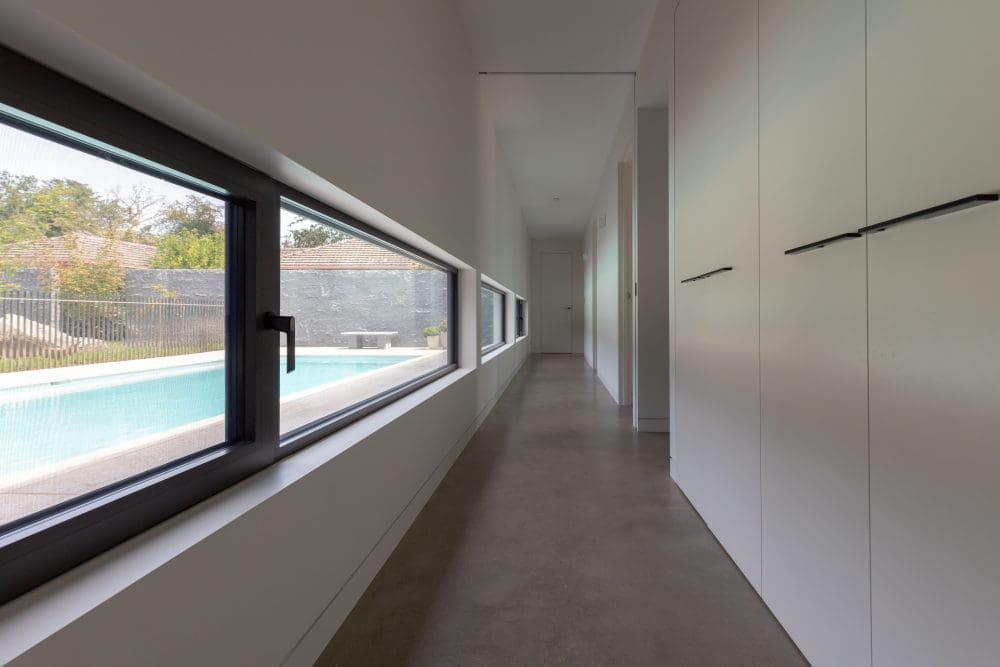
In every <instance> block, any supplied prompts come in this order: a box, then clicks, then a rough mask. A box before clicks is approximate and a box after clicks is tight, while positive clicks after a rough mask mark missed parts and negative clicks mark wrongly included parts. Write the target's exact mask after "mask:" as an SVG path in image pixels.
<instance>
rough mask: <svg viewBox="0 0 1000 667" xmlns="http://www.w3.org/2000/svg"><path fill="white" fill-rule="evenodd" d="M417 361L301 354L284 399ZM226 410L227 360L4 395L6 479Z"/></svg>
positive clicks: (0, 433)
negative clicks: (225, 366)
mask: <svg viewBox="0 0 1000 667" xmlns="http://www.w3.org/2000/svg"><path fill="white" fill-rule="evenodd" d="M412 358H413V357H412V356H409V355H391V356H390V355H370V356H367V355H366V356H361V355H350V356H348V355H344V356H337V355H331V356H313V355H300V356H299V357H298V359H297V362H296V369H295V372H294V373H289V374H286V373H282V374H281V396H282V399H285V398H287V397H290V396H293V395H296V394H302V393H305V392H308V391H310V390H315V389H317V388H319V387H323V386H325V385H328V384H331V383H333V382H337V381H338V380H343V379H346V378H349V377H352V376H355V375H360V374H362V373H367V372H369V371H373V370H377V369H379V368H385V367H388V366H392V365H394V364H398V363H400V362H403V361H407V360H409V359H412ZM224 411H225V375H224V368H223V362H222V361H215V362H209V363H201V364H194V365H188V366H180V367H175V368H169V369H162V370H155V371H143V372H137V373H127V374H121V375H114V376H109V377H104V378H93V379H80V380H69V381H64V382H52V383H47V384H45V385H33V386H30V387H22V388H18V389H6V390H0V480H2V479H3V478H4V477H8V476H11V475H17V474H20V473H24V472H26V471H31V470H34V469H36V468H40V467H44V466H48V465H51V464H53V463H57V462H60V461H64V460H66V459H69V458H72V457H75V456H79V455H81V454H88V453H91V452H95V451H98V450H101V449H104V448H107V447H113V446H117V445H121V444H122V443H126V442H132V441H136V440H140V439H143V438H148V437H151V436H155V435H156V434H159V433H163V432H165V431H170V430H171V429H177V428H179V427H184V426H187V425H190V424H193V423H195V422H200V421H203V420H208V419H212V418H218V417H219V416H221V415H222V414H223V412H224ZM208 444H210V443H206V446H207V445H208Z"/></svg>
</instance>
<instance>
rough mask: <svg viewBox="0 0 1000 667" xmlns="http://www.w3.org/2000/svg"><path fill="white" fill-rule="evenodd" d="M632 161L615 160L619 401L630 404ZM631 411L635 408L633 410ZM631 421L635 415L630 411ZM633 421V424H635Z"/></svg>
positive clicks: (632, 346)
mask: <svg viewBox="0 0 1000 667" xmlns="http://www.w3.org/2000/svg"><path fill="white" fill-rule="evenodd" d="M634 182H635V181H634V178H633V168H632V161H631V160H625V161H622V162H619V163H618V403H619V405H632V396H633V384H634V382H635V377H634V376H635V373H634V355H635V344H634V341H633V332H634V329H635V327H634V326H633V319H634V317H635V308H634V304H635V300H634V299H633V298H632V283H633V273H632V238H633V234H632V225H633V222H634V221H633V217H634V216H633V211H634V209H635V207H634V205H633V203H634V197H633V195H634ZM633 412H634V410H633ZM633 421H634V415H633ZM634 425H635V424H633V426H634Z"/></svg>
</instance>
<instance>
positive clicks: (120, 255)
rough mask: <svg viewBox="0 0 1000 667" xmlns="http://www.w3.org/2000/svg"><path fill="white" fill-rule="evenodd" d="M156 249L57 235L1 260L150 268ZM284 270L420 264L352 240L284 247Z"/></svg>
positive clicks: (15, 248) (2, 254) (6, 252)
mask: <svg viewBox="0 0 1000 667" xmlns="http://www.w3.org/2000/svg"><path fill="white" fill-rule="evenodd" d="M155 254H156V248H155V247H154V246H151V245H147V244H145V243H133V242H130V241H117V240H114V239H106V238H103V237H100V236H94V235H92V234H84V233H77V234H74V235H72V236H56V237H53V238H45V239H41V240H38V241H32V242H30V243H19V244H14V245H10V246H7V247H5V248H0V259H2V260H3V261H5V262H11V263H14V264H18V265H21V266H25V267H33V266H53V265H58V264H63V263H65V262H68V261H69V260H70V259H72V258H73V257H76V258H78V259H82V260H84V261H88V262H93V261H97V260H98V259H104V258H107V257H117V259H118V261H119V262H121V265H122V267H123V268H126V269H148V268H149V265H150V263H151V262H152V260H153V256H154V255H155ZM281 268H282V269H284V270H310V271H359V270H360V271H364V270H376V269H381V270H384V271H385V270H400V271H407V270H414V269H421V268H425V267H424V265H422V264H421V263H420V262H418V261H416V260H413V259H410V258H409V257H406V256H404V255H400V254H399V253H396V252H393V251H391V250H387V249H386V248H383V247H381V246H378V245H375V244H374V243H369V242H368V241H363V240H361V239H355V238H349V239H344V240H343V241H338V242H336V243H331V244H329V245H323V246H317V247H315V248H282V249H281Z"/></svg>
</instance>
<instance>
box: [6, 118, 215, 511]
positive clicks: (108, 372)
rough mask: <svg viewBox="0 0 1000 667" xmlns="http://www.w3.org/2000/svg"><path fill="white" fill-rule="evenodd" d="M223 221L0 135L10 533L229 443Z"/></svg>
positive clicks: (185, 199)
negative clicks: (47, 512) (48, 512)
mask: <svg viewBox="0 0 1000 667" xmlns="http://www.w3.org/2000/svg"><path fill="white" fill-rule="evenodd" d="M224 216H225V207H224V203H223V202H222V201H221V200H219V199H214V198H211V197H207V196H204V195H202V194H200V193H198V192H196V191H194V190H191V189H187V188H184V187H181V186H178V185H175V184H173V183H171V182H168V181H165V180H161V179H159V178H155V177H153V176H149V175H147V174H145V173H142V172H139V171H136V170H133V169H129V168H127V167H124V166H122V165H120V164H117V163H115V162H111V161H109V160H105V159H102V158H98V157H94V156H93V155H91V154H89V153H86V152H83V151H80V150H77V149H74V148H69V147H66V146H64V145H62V144H60V143H56V142H54V141H50V140H48V139H45V138H42V137H40V136H36V135H34V134H31V133H28V132H25V131H22V130H20V129H17V128H15V127H13V126H11V125H8V124H6V123H3V122H0V525H2V524H7V523H9V522H11V521H14V520H17V519H20V518H23V517H25V516H27V515H30V514H32V513H34V512H37V511H40V510H44V509H46V508H48V507H51V506H53V505H56V504H58V503H62V502H65V501H69V500H73V499H74V498H75V497H78V496H80V495H81V494H84V493H87V492H90V491H94V490H97V489H100V488H102V487H105V486H107V485H109V484H112V483H115V482H119V481H122V480H124V479H126V478H129V477H132V476H134V475H137V474H141V473H143V472H146V471H148V470H150V469H151V468H154V467H157V466H160V465H162V464H165V463H169V462H171V461H174V460H176V459H177V458H179V457H183V456H186V455H188V454H192V453H195V452H198V451H200V450H202V449H204V448H206V447H209V446H212V445H216V444H218V443H220V442H222V441H224V439H225V419H224V416H225V402H226V382H225V331H224V329H225V267H224V257H225V225H224Z"/></svg>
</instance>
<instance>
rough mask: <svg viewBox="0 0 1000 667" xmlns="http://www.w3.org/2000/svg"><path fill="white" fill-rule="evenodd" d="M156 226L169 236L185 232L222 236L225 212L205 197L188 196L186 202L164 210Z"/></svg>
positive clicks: (174, 204) (197, 234)
mask: <svg viewBox="0 0 1000 667" xmlns="http://www.w3.org/2000/svg"><path fill="white" fill-rule="evenodd" d="M156 226H157V228H159V229H160V230H162V231H164V232H166V234H167V235H170V234H180V233H183V232H190V233H192V234H194V235H195V236H215V235H221V233H222V231H223V228H224V221H223V212H222V210H221V208H220V207H219V206H218V205H216V204H215V202H213V201H211V200H209V199H206V198H205V197H200V196H198V195H188V197H187V199H185V200H184V201H182V202H174V203H173V204H171V205H170V206H167V207H166V208H164V209H163V211H161V212H160V214H159V216H158V217H157V221H156Z"/></svg>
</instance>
